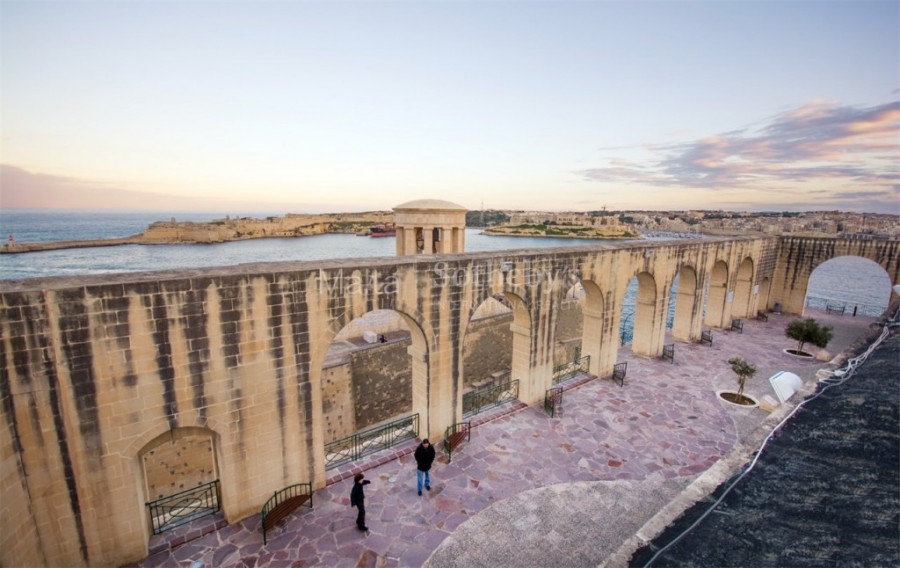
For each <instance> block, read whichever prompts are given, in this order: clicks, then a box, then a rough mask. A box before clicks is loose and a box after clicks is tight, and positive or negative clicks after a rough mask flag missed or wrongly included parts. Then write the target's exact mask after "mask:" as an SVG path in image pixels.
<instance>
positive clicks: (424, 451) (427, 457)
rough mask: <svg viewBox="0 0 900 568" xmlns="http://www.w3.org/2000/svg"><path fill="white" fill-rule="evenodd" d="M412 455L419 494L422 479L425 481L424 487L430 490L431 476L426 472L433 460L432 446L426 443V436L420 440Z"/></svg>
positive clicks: (420, 492)
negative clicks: (414, 461) (414, 460)
mask: <svg viewBox="0 0 900 568" xmlns="http://www.w3.org/2000/svg"><path fill="white" fill-rule="evenodd" d="M414 455H415V458H416V482H417V485H418V488H419V495H421V494H422V482H423V481H424V482H425V489H427V490H428V491H431V476H430V474H429V473H428V472H429V470H430V469H431V464H432V463H433V462H434V447H433V446H432V445H431V444H430V443H428V438H425V439H424V440H422V443H421V444H419V447H418V448H416V453H415V454H414Z"/></svg>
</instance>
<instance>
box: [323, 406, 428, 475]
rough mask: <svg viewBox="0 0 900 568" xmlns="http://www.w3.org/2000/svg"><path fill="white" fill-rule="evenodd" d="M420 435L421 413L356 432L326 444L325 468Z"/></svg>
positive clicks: (350, 460)
mask: <svg viewBox="0 0 900 568" xmlns="http://www.w3.org/2000/svg"><path fill="white" fill-rule="evenodd" d="M418 436H419V415H418V414H413V415H411V416H407V417H405V418H400V419H397V420H394V421H392V422H388V423H387V424H383V425H381V426H377V427H375V428H370V429H369V430H362V431H360V432H356V433H355V434H352V435H350V436H347V437H346V438H341V439H340V440H335V441H333V442H329V443H327V444H325V469H331V468H334V467H338V466H340V465H343V464H345V463H349V462H352V461H355V460H358V459H359V458H361V457H363V456H367V455H369V454H373V453H375V452H377V451H380V450H384V449H387V448H390V447H392V446H394V445H396V444H398V443H399V442H402V441H404V440H410V439H413V438H417V437H418Z"/></svg>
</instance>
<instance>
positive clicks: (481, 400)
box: [463, 379, 519, 416]
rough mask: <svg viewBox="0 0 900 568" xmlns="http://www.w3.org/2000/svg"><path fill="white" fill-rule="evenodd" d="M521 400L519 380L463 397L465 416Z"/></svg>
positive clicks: (473, 392)
mask: <svg viewBox="0 0 900 568" xmlns="http://www.w3.org/2000/svg"><path fill="white" fill-rule="evenodd" d="M517 398H519V379H513V380H512V381H509V382H506V383H502V384H499V385H494V386H492V387H488V388H486V389H481V390H477V391H472V392H467V393H466V394H464V395H463V416H474V415H475V414H478V413H479V412H481V411H483V410H487V409H489V408H494V407H495V406H500V405H501V404H503V403H504V402H509V401H510V400H516V399H517Z"/></svg>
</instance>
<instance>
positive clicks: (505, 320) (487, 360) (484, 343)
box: [463, 302, 513, 388]
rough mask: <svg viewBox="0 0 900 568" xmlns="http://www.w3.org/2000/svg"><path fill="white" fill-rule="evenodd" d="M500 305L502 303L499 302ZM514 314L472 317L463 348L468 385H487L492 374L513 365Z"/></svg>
mask: <svg viewBox="0 0 900 568" xmlns="http://www.w3.org/2000/svg"><path fill="white" fill-rule="evenodd" d="M498 304H499V302H498ZM512 321H513V316H512V313H509V311H508V310H507V313H506V314H501V315H497V316H492V317H487V318H482V319H479V320H472V322H471V323H469V327H468V328H467V329H466V338H465V343H464V347H463V369H464V370H463V380H464V381H465V387H466V388H472V387H474V388H481V387H483V386H487V382H489V381H490V379H491V375H493V374H494V373H501V372H504V371H509V370H510V368H511V367H512V331H510V329H509V326H510V324H511V323H512Z"/></svg>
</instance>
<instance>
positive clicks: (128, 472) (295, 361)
mask: <svg viewBox="0 0 900 568" xmlns="http://www.w3.org/2000/svg"><path fill="white" fill-rule="evenodd" d="M778 246H779V241H778V240H777V239H774V238H759V239H750V238H747V239H710V240H702V241H696V240H695V241H689V242H688V241H683V242H668V243H641V244H623V245H621V246H619V247H611V246H610V245H608V244H598V245H596V246H585V247H567V248H560V249H546V250H543V251H540V252H535V251H522V252H510V251H506V252H498V253H476V254H459V255H441V256H438V257H436V258H435V259H434V260H432V259H427V260H426V259H422V258H419V257H403V258H397V259H391V260H384V259H381V260H377V261H376V260H370V259H354V260H347V261H331V262H317V263H273V264H259V265H241V266H239V267H230V268H214V269H201V270H193V271H186V272H160V273H155V274H120V275H108V276H89V277H79V278H70V279H66V278H50V279H41V280H34V281H23V282H3V283H0V401H2V406H0V418H2V423H3V427H2V428H0V430H2V433H0V472H2V474H3V475H2V480H0V487H2V494H0V523H2V538H3V541H2V544H3V546H2V549H0V564H2V565H4V566H18V565H67V566H78V565H83V566H87V565H91V566H95V565H121V564H125V563H128V562H131V561H135V560H138V559H140V558H143V557H144V556H145V555H146V552H147V543H148V539H149V528H148V518H147V512H146V508H145V502H146V501H147V500H148V499H149V496H150V495H149V493H148V491H149V489H148V483H147V480H146V479H147V478H146V472H145V464H144V459H143V458H145V457H146V456H147V455H148V452H149V451H150V450H151V449H153V448H160V447H161V446H160V445H159V443H160V440H163V439H164V438H165V436H170V437H173V438H174V439H175V440H176V443H177V440H187V439H188V438H190V436H197V438H196V440H194V441H193V442H191V443H190V444H187V445H186V446H179V447H178V448H169V450H171V451H170V452H169V454H168V456H169V457H165V459H162V458H158V459H157V462H155V463H165V462H166V460H168V459H170V457H171V456H172V455H175V454H177V453H178V452H179V451H181V452H183V453H182V454H181V455H182V456H188V457H189V459H191V460H194V461H195V463H194V466H193V467H192V468H187V469H182V470H180V471H181V472H182V473H184V475H180V474H179V475H177V476H176V477H179V478H182V479H185V480H186V481H185V483H188V484H189V483H196V482H199V481H202V480H203V479H205V478H204V477H203V476H202V475H200V474H199V473H197V472H196V471H194V470H202V471H209V470H210V469H211V465H210V462H209V460H208V459H207V460H204V458H203V457H202V456H204V453H203V450H204V448H206V447H207V446H206V445H205V444H206V443H207V442H205V441H204V440H208V443H209V446H208V447H211V448H212V451H213V453H214V458H213V459H212V465H214V470H215V474H216V475H217V476H218V479H219V482H220V484H221V494H222V506H223V512H224V514H225V516H226V518H227V519H228V521H229V522H234V521H237V520H239V519H242V518H244V517H247V516H249V515H252V514H256V513H257V512H258V510H259V507H260V506H261V505H262V504H263V503H264V502H265V500H266V499H267V498H268V497H269V496H271V494H272V493H273V491H276V490H278V489H281V488H283V487H285V486H287V485H290V484H293V483H298V482H305V481H311V482H312V483H313V485H314V487H316V488H318V487H322V486H323V485H324V483H325V478H326V472H325V465H324V444H325V441H326V429H328V431H329V432H337V431H338V430H339V429H345V430H346V429H359V428H362V427H364V426H365V424H366V423H367V421H371V420H378V419H383V418H384V417H385V416H384V415H385V413H387V414H390V413H392V412H397V411H399V410H396V409H402V408H409V410H410V411H412V412H414V413H417V414H418V415H419V423H420V435H422V436H429V437H434V438H438V437H440V434H441V433H442V432H443V430H444V429H445V428H446V427H447V426H448V425H449V424H452V423H453V422H456V421H458V420H459V419H461V412H462V404H461V401H462V393H463V390H464V388H465V385H463V384H462V377H463V371H462V369H463V361H462V359H461V357H462V346H463V342H464V340H465V335H464V334H465V330H466V329H467V328H468V326H469V325H470V318H471V316H472V314H473V313H474V312H475V309H476V308H477V307H478V306H479V305H481V304H482V303H483V302H484V301H485V300H486V299H488V298H491V297H494V296H496V295H503V296H504V297H505V298H506V300H507V302H508V303H509V305H510V306H511V307H512V312H511V314H512V316H511V317H512V323H510V324H509V325H508V326H507V329H508V330H509V333H510V334H511V339H510V340H508V341H504V343H507V344H511V345H512V355H511V362H510V366H511V368H512V376H513V377H514V378H517V379H519V380H520V388H519V396H520V399H521V400H522V401H523V402H525V403H526V404H534V403H537V402H539V401H540V400H542V398H543V395H544V392H545V390H546V389H547V388H548V387H549V385H550V384H551V382H552V371H553V365H554V362H555V361H554V359H555V357H556V353H557V345H558V341H557V340H558V339H559V338H558V337H557V325H558V324H557V322H558V320H560V317H562V318H563V319H562V320H560V321H561V322H562V325H563V328H564V329H565V328H568V327H569V324H566V323H564V320H565V316H563V315H562V313H563V309H562V307H561V304H562V302H563V301H564V300H565V297H566V291H567V290H568V289H570V288H571V287H572V285H573V284H574V283H576V282H581V283H582V284H583V286H584V288H585V296H584V299H583V307H582V312H583V324H582V337H581V344H582V354H583V355H590V356H591V363H590V365H591V372H592V373H594V374H596V375H599V376H607V375H608V374H609V373H610V372H611V369H612V366H613V365H614V364H615V362H616V356H617V355H616V354H617V350H618V348H619V345H618V325H619V322H620V315H621V306H622V302H623V297H624V293H625V288H626V286H627V284H628V282H629V281H630V280H631V278H633V277H635V276H638V278H639V281H640V282H641V289H640V290H639V293H638V313H637V316H636V317H635V322H636V325H635V339H634V341H633V342H632V349H633V350H634V351H635V352H636V353H637V354H639V355H644V356H658V355H659V354H660V352H661V350H662V344H663V339H664V337H665V312H666V307H667V302H668V292H669V289H670V287H671V284H672V280H673V279H674V277H675V275H676V274H678V271H679V270H680V269H681V268H683V267H691V269H692V270H695V271H696V279H697V282H696V287H695V289H694V290H693V292H692V293H691V294H687V295H686V298H683V297H682V296H683V295H682V294H679V302H681V301H688V302H689V303H690V302H691V301H693V303H692V304H689V306H688V307H689V308H690V309H688V310H686V311H685V312H684V313H685V316H684V317H686V318H689V321H688V322H687V324H686V325H685V326H683V328H684V329H685V330H687V331H686V335H685V340H686V341H691V340H695V339H696V338H697V337H698V336H699V331H700V328H701V323H702V322H700V315H701V314H702V312H703V305H704V301H705V296H704V290H705V283H706V282H707V280H708V279H709V274H710V272H711V270H712V267H713V266H714V265H717V263H720V264H719V265H720V266H721V265H724V266H726V267H727V268H726V269H725V270H726V272H725V278H724V285H723V291H724V292H725V293H724V294H723V296H722V298H723V300H722V304H721V305H720V306H718V307H717V308H716V309H717V310H718V311H717V317H718V322H719V324H720V325H725V324H726V323H727V322H728V321H730V316H731V309H732V308H731V306H732V304H733V303H734V302H735V300H734V299H733V298H730V295H733V292H734V290H735V289H736V288H737V284H738V281H739V279H738V267H739V266H741V265H742V264H744V265H745V266H746V264H747V263H745V262H744V260H746V259H748V258H749V259H751V261H752V263H751V264H752V266H753V267H754V269H753V273H752V276H751V277H750V278H749V280H748V279H747V278H746V277H742V279H741V280H740V281H741V282H742V283H743V284H742V287H743V288H746V290H747V291H746V293H747V294H748V297H747V298H742V299H740V298H739V299H738V300H740V302H741V305H742V306H744V308H743V309H746V310H754V309H756V308H757V307H758V306H759V301H760V300H759V293H758V289H757V285H758V284H759V283H760V282H762V281H763V280H764V279H767V278H769V279H773V281H777V279H778V273H779V271H780V272H782V273H784V274H792V273H793V272H792V271H794V272H795V271H796V270H798V269H797V268H795V267H794V266H793V265H792V261H791V260H790V259H791V258H795V256H790V255H789V254H788V252H786V251H785V250H782V252H781V255H779V248H778ZM869 246H870V247H872V248H868V249H866V250H867V251H868V253H867V254H871V255H873V256H874V255H875V254H881V255H886V256H888V258H887V259H882V261H883V262H885V263H886V265H887V266H888V267H889V274H891V277H892V279H893V280H894V282H896V281H897V268H896V263H897V254H896V252H897V243H896V242H894V243H892V244H888V243H879V244H878V246H882V247H883V248H882V249H876V248H875V246H876V245H875V244H870V245H869ZM892 247H893V248H892ZM788 249H790V250H795V251H796V248H793V249H791V247H790V246H789V247H788ZM834 250H835V251H839V250H843V249H839V248H835V249H834ZM847 250H852V249H847ZM879 251H880V252H879ZM891 255H893V256H891ZM776 256H778V257H779V258H782V257H783V258H784V261H783V262H782V261H781V260H779V261H778V262H779V263H781V264H778V263H776V262H775V261H774V260H773V259H774V258H775V257H776ZM793 262H796V260H795V261H793ZM776 265H777V268H776V269H775V274H771V273H765V272H762V271H761V270H760V267H770V266H776ZM747 282H749V284H750V286H747V285H746V283H747ZM785 289H786V288H785V287H784V286H780V287H779V285H777V284H776V285H773V286H772V289H771V293H770V295H769V301H770V302H773V301H778V300H779V299H780V298H781V296H780V294H782V292H783V291H784V290H785ZM381 309H384V310H394V311H395V312H396V313H398V314H399V315H400V316H401V317H402V319H403V321H404V323H405V325H406V326H407V328H408V329H409V333H410V341H409V344H408V345H406V346H402V347H400V346H393V347H387V346H386V347H385V352H384V356H385V357H384V360H383V361H376V362H372V363H371V364H372V365H374V366H375V367H377V368H379V369H381V371H380V373H379V376H378V377H377V379H376V380H375V381H374V382H373V384H372V385H371V386H370V389H371V390H372V391H374V392H378V393H380V394H382V395H383V396H382V398H379V399H377V400H376V401H375V402H374V404H372V405H370V407H369V408H368V409H365V410H364V411H363V412H357V411H356V410H354V413H355V414H354V416H353V419H352V423H351V419H350V418H349V416H348V417H345V418H343V417H342V418H341V421H340V423H337V422H335V421H333V420H332V421H331V422H330V423H329V422H328V421H327V420H326V418H325V416H326V412H325V411H324V408H325V407H326V406H327V405H331V407H332V408H334V407H341V406H346V405H350V404H352V405H353V407H354V409H357V408H358V406H359V403H360V399H359V398H358V393H356V394H353V395H352V396H353V402H352V403H351V402H350V400H349V398H348V397H350V395H349V394H347V391H348V390H350V389H348V388H347V386H346V385H347V384H348V377H347V374H346V372H343V371H340V372H338V371H334V372H333V373H332V371H331V370H330V369H324V362H325V357H326V352H327V350H328V347H329V345H330V344H331V342H332V340H333V339H334V337H335V335H336V334H337V333H338V331H340V330H341V329H343V328H344V327H346V326H347V325H348V324H349V323H350V322H352V321H353V320H354V319H356V318H358V317H360V316H362V315H364V314H366V313H368V312H371V311H374V310H381ZM713 324H716V322H713ZM562 335H565V332H560V337H562ZM392 349H397V353H396V354H395V353H393V351H391V350H392ZM401 350H402V351H404V352H405V353H406V355H405V359H404V356H402V355H401V354H400V351H401ZM403 361H405V365H406V367H405V370H404V369H403V367H404V364H403ZM329 373H332V374H329ZM405 373H408V377H409V378H407V375H405ZM357 379H359V380H360V381H362V378H360V377H353V376H352V373H351V376H350V377H349V381H350V382H351V383H356V382H357ZM406 381H408V384H409V386H406V385H407V382H406ZM398 385H401V386H400V387H398ZM396 390H399V391H400V392H401V396H394V395H395V393H394V392H393V391H396ZM388 391H391V395H390V396H388ZM406 393H409V395H408V397H409V398H404V397H406V396H407V394H406ZM391 401H400V402H398V403H397V404H398V405H399V406H397V407H396V409H394V408H392V407H390V406H389V405H390V404H394V402H391ZM342 416H343V415H342ZM168 443H171V441H170V442H168ZM185 444H186V442H185ZM188 446H189V447H188ZM172 452H174V454H173V453H172ZM163 453H165V452H163ZM191 456H193V457H191ZM189 472H190V475H188V473H189ZM195 473H196V474H197V476H196V477H191V476H192V475H194V474H195ZM165 483H171V480H168V481H167V480H165V479H162V480H161V481H155V482H153V486H154V487H161V486H162V485H164V484H165Z"/></svg>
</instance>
